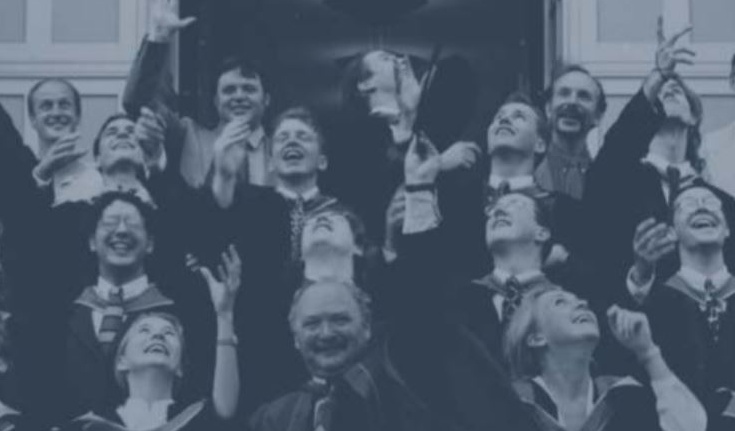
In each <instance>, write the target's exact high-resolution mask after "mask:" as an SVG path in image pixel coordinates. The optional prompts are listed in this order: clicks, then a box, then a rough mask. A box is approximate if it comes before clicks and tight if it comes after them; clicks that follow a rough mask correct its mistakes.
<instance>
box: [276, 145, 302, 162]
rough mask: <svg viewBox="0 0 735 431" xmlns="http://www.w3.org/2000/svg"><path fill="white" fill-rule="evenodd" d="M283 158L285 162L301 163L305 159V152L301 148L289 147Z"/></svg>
mask: <svg viewBox="0 0 735 431" xmlns="http://www.w3.org/2000/svg"><path fill="white" fill-rule="evenodd" d="M281 158H283V160H285V161H299V160H303V159H304V151H303V150H302V149H301V148H300V147H296V146H292V147H288V148H286V149H285V150H283V152H282V153H281Z"/></svg>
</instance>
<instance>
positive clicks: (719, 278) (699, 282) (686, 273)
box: [679, 266, 730, 292]
mask: <svg viewBox="0 0 735 431" xmlns="http://www.w3.org/2000/svg"><path fill="white" fill-rule="evenodd" d="M679 277H681V278H683V279H684V281H685V282H686V283H687V284H688V285H689V286H690V287H692V288H694V289H696V290H698V291H700V292H704V283H705V281H707V280H708V279H709V280H712V284H714V285H715V289H717V290H719V289H721V288H722V286H724V285H725V283H727V281H728V280H729V279H730V271H728V270H727V267H726V266H723V267H722V268H721V269H720V270H719V271H717V272H716V273H714V274H712V276H710V277H707V276H705V275H703V274H701V273H700V272H699V271H696V270H694V269H692V268H689V267H687V266H682V267H681V269H680V270H679Z"/></svg>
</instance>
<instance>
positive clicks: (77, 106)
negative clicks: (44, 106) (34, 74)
mask: <svg viewBox="0 0 735 431" xmlns="http://www.w3.org/2000/svg"><path fill="white" fill-rule="evenodd" d="M49 82H58V83H59V84H62V85H65V86H66V87H67V88H68V89H69V91H71V94H72V98H73V99H74V111H75V112H76V114H77V117H81V116H82V96H81V95H80V94H79V90H77V88H76V87H75V86H74V85H73V84H72V83H71V82H69V81H68V80H66V79H64V78H44V79H42V80H40V81H38V82H36V83H35V84H33V87H31V89H30V90H29V91H28V99H27V101H26V103H27V107H28V115H30V116H31V118H34V117H35V116H36V107H35V106H33V99H34V97H35V96H36V93H37V92H38V90H39V89H40V88H41V87H42V86H43V85H44V84H47V83H49Z"/></svg>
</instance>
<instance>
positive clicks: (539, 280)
mask: <svg viewBox="0 0 735 431" xmlns="http://www.w3.org/2000/svg"><path fill="white" fill-rule="evenodd" d="M521 284H522V285H523V291H528V290H530V289H533V288H534V287H536V286H540V285H543V284H551V282H550V281H549V279H548V278H546V276H544V275H543V274H542V275H539V276H537V277H534V278H532V279H530V280H528V281H526V282H524V283H521ZM472 285H474V286H481V287H483V288H485V289H486V290H489V291H490V292H491V293H492V294H494V295H500V296H502V297H506V296H508V292H507V289H506V287H505V284H504V283H502V282H501V281H500V280H498V278H497V277H495V275H494V274H492V273H490V274H488V275H486V276H484V277H482V278H479V279H477V280H473V281H472Z"/></svg>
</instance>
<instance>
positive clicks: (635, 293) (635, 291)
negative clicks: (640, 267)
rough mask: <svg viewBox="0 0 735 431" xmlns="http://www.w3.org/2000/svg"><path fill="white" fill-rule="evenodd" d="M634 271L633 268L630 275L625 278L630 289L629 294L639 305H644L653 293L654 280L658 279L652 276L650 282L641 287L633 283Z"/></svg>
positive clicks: (629, 271) (629, 272)
mask: <svg viewBox="0 0 735 431" xmlns="http://www.w3.org/2000/svg"><path fill="white" fill-rule="evenodd" d="M633 271H634V268H633V267H632V266H631V267H630V269H629V270H628V275H627V276H626V277H625V284H626V287H627V288H628V293H630V296H632V297H633V300H634V301H635V302H636V303H637V304H638V305H642V304H643V303H644V302H646V298H648V294H649V293H651V287H653V280H654V279H655V278H656V277H655V276H652V277H651V278H650V279H649V280H648V281H646V282H645V283H643V284H642V285H639V284H637V283H636V282H635V281H633Z"/></svg>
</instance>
